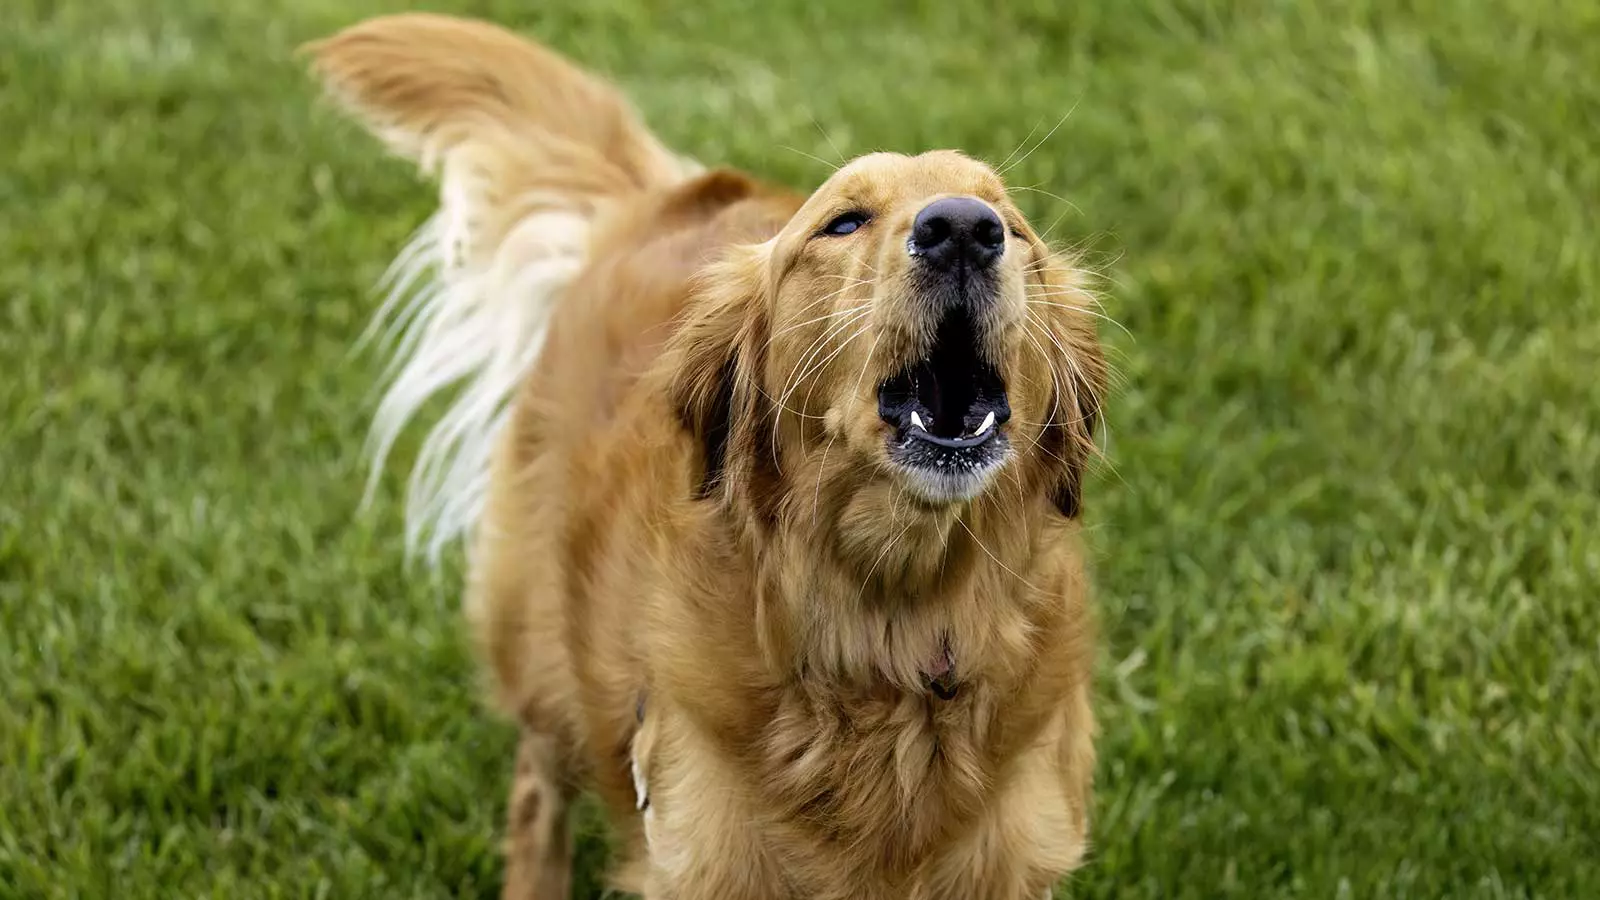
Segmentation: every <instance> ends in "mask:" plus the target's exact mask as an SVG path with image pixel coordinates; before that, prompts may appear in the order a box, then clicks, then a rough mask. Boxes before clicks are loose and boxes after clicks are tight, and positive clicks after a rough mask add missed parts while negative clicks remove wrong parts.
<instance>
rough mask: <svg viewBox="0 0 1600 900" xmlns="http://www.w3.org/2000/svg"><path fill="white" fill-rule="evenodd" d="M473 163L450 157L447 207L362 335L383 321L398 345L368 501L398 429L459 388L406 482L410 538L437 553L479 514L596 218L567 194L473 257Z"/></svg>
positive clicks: (410, 252)
mask: <svg viewBox="0 0 1600 900" xmlns="http://www.w3.org/2000/svg"><path fill="white" fill-rule="evenodd" d="M474 181H475V177H474V173H473V172H472V171H471V169H470V168H469V167H468V166H466V165H463V164H461V161H460V160H452V159H451V158H449V157H447V158H446V160H445V162H444V165H443V166H442V174H441V178H440V209H439V212H438V213H436V214H435V215H434V217H433V218H432V219H430V220H429V221H428V222H427V224H425V225H424V226H423V227H422V228H421V229H419V230H418V231H417V233H416V235H415V237H413V238H412V240H411V242H410V243H409V244H407V246H406V248H405V249H404V250H403V251H402V252H401V253H400V255H399V256H398V257H397V258H396V259H395V261H394V264H393V265H392V266H391V267H390V270H389V272H388V274H387V275H386V276H385V279H384V284H385V286H386V287H387V288H388V296H387V298H386V299H385V301H384V303H383V305H382V307H380V308H379V310H378V313H377V315H376V316H375V317H374V319H373V322H372V325H371V326H370V327H369V328H368V331H367V333H366V335H365V336H364V337H363V343H366V342H368V341H370V340H371V339H372V338H373V337H375V336H377V335H378V334H379V333H380V332H381V333H382V336H383V343H384V344H386V345H387V349H389V350H390V352H391V353H392V357H391V361H390V364H389V367H388V370H387V372H386V373H385V391H384V394H383V397H382V400H381V401H380V402H379V404H378V408H377V412H376V414H375V415H374V417H373V423H372V431H371V434H370V437H369V441H368V448H369V450H370V452H371V454H372V470H371V473H370V475H369V477H368V480H367V492H366V498H365V499H366V500H367V501H370V500H371V498H372V496H373V492H374V491H375V489H376V488H377V485H378V482H379V479H380V477H381V475H382V473H383V467H384V463H385V462H386V460H387V458H388V455H389V452H390V451H391V450H392V449H393V447H394V443H395V441H396V440H397V439H398V438H399V437H400V435H401V433H402V432H403V431H404V430H405V428H406V426H407V425H408V424H409V423H410V422H411V420H412V419H413V418H414V417H415V416H416V415H417V413H418V412H419V411H420V410H421V409H422V407H423V406H424V405H425V404H426V403H427V402H428V401H429V400H430V399H432V398H433V397H435V396H437V395H438V394H440V393H441V392H444V391H446V390H448V389H450V388H452V387H455V388H458V393H457V394H456V396H455V398H454V400H453V401H452V403H451V405H450V406H449V408H448V409H447V410H446V411H445V412H444V414H443V415H442V416H441V417H440V419H439V420H438V422H437V423H436V424H434V426H433V427H432V429H431V430H430V431H429V432H428V435H427V437H426V438H425V439H424V441H423V443H422V447H421V449H420V450H419V452H418V454H417V459H416V463H415V466H414V468H413V469H412V472H411V476H410V479H409V483H408V487H407V491H406V530H405V536H406V548H407V550H408V552H411V553H416V552H418V550H419V549H423V548H424V547H425V549H426V555H427V557H428V559H429V561H430V562H437V561H438V559H439V555H440V553H441V552H442V551H443V549H444V548H445V547H446V546H447V545H448V544H450V543H451V542H452V541H453V540H455V539H456V538H458V537H460V536H461V535H462V534H464V533H465V532H466V531H467V530H469V529H470V528H471V527H472V525H473V524H474V523H475V522H476V521H477V519H478V516H479V513H480V512H481V510H482V508H483V501H484V496H485V493H486V491H487V490H488V474H489V462H490V456H491V454H492V452H493V447H494V443H495V440H496V438H497V436H498V435H499V433H500V432H501V430H502V428H503V426H504V424H505V419H506V417H507V415H508V410H507V401H508V400H509V399H510V398H511V396H512V394H513V392H514V391H515V390H516V387H517V385H518V384H519V383H520V382H521V380H522V378H523V376H524V375H525V373H526V372H527V371H528V368H529V367H530V366H531V365H532V364H533V362H534V360H535V359H536V358H537V357H538V354H539V349H540V347H541V346H542V345H543V343H544V336H545V329H546V327H547V325H548V323H549V319H550V314H551V311H552V310H553V308H554V305H555V303H556V301H557V298H558V297H559V296H560V294H561V291H562V289H563V288H565V286H566V285H567V283H568V282H569V281H571V279H572V278H573V276H574V275H576V274H577V272H578V270H579V268H580V267H581V266H582V264H583V259H584V255H585V250H586V245H587V241H588V232H589V220H588V219H587V218H586V217H585V216H584V215H583V214H582V213H581V212H580V211H578V210H573V209H564V208H562V205H561V204H560V203H559V202H552V203H549V204H546V208H544V209H541V210H538V211H534V212H530V213H529V214H528V215H527V216H526V217H524V218H523V219H522V220H521V221H520V222H518V223H517V224H516V225H514V226H513V227H512V228H511V230H510V232H509V233H508V234H507V235H506V237H505V239H504V240H503V241H502V243H501V244H500V246H499V247H498V248H496V250H495V252H494V253H493V254H492V255H490V256H489V257H488V258H487V259H486V260H484V261H483V262H480V263H477V264H473V262H472V260H473V259H474V254H473V253H472V250H471V245H472V239H473V230H472V222H473V219H474V217H475V209H476V206H477V204H479V203H480V202H481V200H480V199H479V198H480V196H481V191H480V189H479V185H477V184H475V183H474Z"/></svg>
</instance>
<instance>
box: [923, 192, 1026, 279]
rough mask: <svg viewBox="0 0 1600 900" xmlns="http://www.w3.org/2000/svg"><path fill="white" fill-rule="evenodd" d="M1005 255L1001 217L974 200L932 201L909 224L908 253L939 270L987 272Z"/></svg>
mask: <svg viewBox="0 0 1600 900" xmlns="http://www.w3.org/2000/svg"><path fill="white" fill-rule="evenodd" d="M1004 252H1006V229H1005V226H1004V225H1001V224H1000V217H999V216H998V215H995V211H994V210H992V209H990V208H989V204H987V203H984V202H983V201H982V200H978V199H976V198H973V197H946V198H944V199H943V200H935V201H933V202H932V203H930V204H928V205H927V206H925V207H923V208H922V212H919V213H917V218H916V221H914V222H912V224H911V254H912V255H913V256H917V257H920V258H921V259H922V260H923V261H924V262H926V263H927V264H928V265H930V266H934V267H936V268H939V269H953V268H956V267H958V266H963V265H964V266H968V267H970V268H972V269H974V270H980V269H987V268H988V267H990V266H992V265H994V261H995V260H997V259H999V258H1000V254H1002V253H1004Z"/></svg>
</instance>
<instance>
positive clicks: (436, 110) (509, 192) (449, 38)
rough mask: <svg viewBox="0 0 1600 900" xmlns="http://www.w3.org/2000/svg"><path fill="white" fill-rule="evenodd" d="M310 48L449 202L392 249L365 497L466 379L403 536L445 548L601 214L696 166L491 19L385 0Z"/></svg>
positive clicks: (469, 519) (484, 476) (597, 87)
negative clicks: (417, 424)
mask: <svg viewBox="0 0 1600 900" xmlns="http://www.w3.org/2000/svg"><path fill="white" fill-rule="evenodd" d="M310 49H311V51H312V53H313V54H314V55H315V68H316V69H317V71H318V73H319V74H320V75H321V76H322V78H323V81H324V83H325V84H326V86H327V87H328V89H329V91H330V93H331V94H332V95H333V97H334V98H335V99H337V100H338V101H340V103H341V105H343V106H344V107H345V108H346V109H347V110H349V111H351V112H352V113H354V114H355V115H356V117H357V118H358V119H360V120H361V121H363V122H364V123H365V124H366V125H367V127H368V128H369V129H370V130H371V131H373V132H374V133H375V134H376V135H378V136H379V137H380V138H382V139H383V141H384V142H385V143H386V144H387V145H388V147H389V149H390V150H391V151H393V152H394V153H395V154H396V155H399V156H402V157H405V158H408V159H412V160H414V161H416V162H417V163H418V164H419V166H420V167H421V169H422V170H423V172H424V173H429V174H433V173H436V174H437V175H438V178H439V211H438V213H437V214H435V215H434V216H433V217H432V218H431V219H430V220H429V221H428V222H427V223H426V224H425V225H424V226H423V227H422V228H421V229H419V230H418V231H417V232H416V234H415V235H414V236H413V238H412V239H411V241H410V242H409V243H408V244H407V245H406V247H405V248H404V249H403V250H402V251H401V253H400V254H399V256H398V257H397V258H396V259H395V261H394V263H393V264H392V265H391V266H390V269H389V272H388V273H387V275H386V276H385V277H384V281H383V282H382V287H383V288H384V289H386V290H387V293H388V296H387V298H386V299H385V301H384V302H383V305H382V306H381V307H380V309H379V311H378V313H377V316H376V317H375V318H374V320H373V322H372V325H371V326H370V327H369V328H368V329H367V332H366V334H365V335H363V338H362V343H363V344H366V343H368V342H370V341H372V340H373V339H375V338H376V339H378V340H380V342H381V343H382V344H383V345H384V346H385V347H386V349H388V351H389V352H390V354H391V360H390V363H389V366H388V368H387V370H386V372H385V375H384V380H383V384H382V387H383V390H384V392H383V395H382V399H381V400H380V401H379V403H378V408H377V413H376V416H375V418H374V421H373V425H372V431H371V435H370V439H369V449H370V451H371V453H372V457H373V468H372V471H371V474H370V476H369V478H368V482H367V491H366V499H367V500H368V501H370V499H371V497H372V495H373V492H374V490H375V489H376V487H377V485H378V482H379V480H380V478H381V475H382V472H383V466H384V463H385V461H386V460H387V458H388V455H389V453H390V451H391V450H392V449H393V448H394V445H395V442H396V441H397V440H398V438H399V437H400V435H401V433H402V432H404V430H405V429H406V427H407V426H408V425H409V424H410V423H411V421H412V420H413V419H415V418H416V417H417V415H418V414H419V413H420V412H421V410H422V408H423V407H424V406H425V405H427V404H428V403H429V401H431V400H433V399H434V398H436V397H438V396H440V395H441V394H443V393H445V392H447V391H454V392H455V395H454V398H453V399H452V400H451V402H450V404H449V406H448V408H447V409H446V410H445V411H444V413H443V414H442V416H441V417H440V419H439V420H438V422H437V423H435V424H434V426H433V427H432V429H431V430H430V431H429V432H428V434H427V436H426V438H425V439H424V440H423V443H422V447H421V449H420V451H419V455H418V457H417V460H416V464H415V468H414V469H413V470H412V472H411V476H410V482H409V486H408V489H407V493H406V529H405V536H406V548H407V551H408V553H409V554H412V555H415V554H416V553H417V552H418V551H419V550H425V551H426V555H427V558H428V561H429V562H430V563H437V561H438V560H439V557H440V554H441V553H442V552H443V550H444V549H445V548H446V547H447V546H449V545H450V544H451V543H452V542H453V541H454V540H455V539H457V538H459V537H461V536H462V535H464V534H465V533H466V532H468V531H469V530H470V529H472V528H473V527H474V526H475V525H476V523H477V521H478V519H479V517H480V514H481V512H482V510H483V506H484V500H485V496H486V493H487V491H488V481H489V468H490V461H491V457H492V455H493V453H494V447H495V444H496V441H497V440H498V436H499V435H500V433H501V431H502V430H503V428H504V427H505V424H506V420H507V418H508V416H509V410H508V401H509V400H510V399H511V397H512V395H513V393H514V392H515V390H516V388H517V386H518V385H519V384H520V383H521V381H522V379H523V378H524V376H525V375H526V373H527V372H528V370H529V367H530V366H532V365H533V363H534V361H535V360H536V359H537V358H538V354H539V350H540V348H541V347H542V345H543V343H544V338H545V332H546V330H547V328H548V327H549V324H550V317H551V313H552V311H553V310H554V309H555V306H556V304H557V303H559V302H560V298H561V295H562V294H563V292H564V291H565V289H566V287H567V285H568V284H570V283H571V281H572V279H573V278H574V277H575V276H576V275H577V274H578V272H579V271H580V269H581V268H582V266H583V264H584V260H585V257H586V255H587V253H588V247H589V240H590V235H591V233H592V230H593V227H594V222H595V219H596V217H597V216H599V215H600V214H601V213H602V211H603V210H604V209H605V208H606V207H607V206H608V205H609V204H611V203H614V202H615V201H617V200H618V199H621V198H624V197H628V196H630V195H637V194H638V193H639V192H641V191H648V190H652V189H658V188H661V187H664V186H668V185H671V184H675V183H677V182H680V181H682V180H683V179H685V178H688V177H690V176H692V175H693V174H695V173H696V172H697V171H699V166H698V165H696V164H695V163H693V162H692V161H688V160H684V159H681V158H679V157H677V156H676V155H674V154H672V153H671V152H670V151H668V150H667V149H666V148H665V147H664V146H662V145H661V143H660V142H659V141H658V140H656V138H655V136H654V135H652V134H651V133H650V132H649V131H648V130H647V129H646V128H645V127H644V125H643V124H642V123H640V122H639V120H638V118H637V117H636V116H635V115H634V113H633V111H632V109H631V108H630V107H629V106H628V104H627V103H626V102H625V101H624V100H623V99H622V98H621V96H620V95H618V94H617V92H616V91H615V90H614V89H613V88H612V87H611V86H610V85H608V84H606V83H605V82H603V81H601V80H599V79H595V78H593V77H591V76H589V75H588V74H587V73H584V72H582V71H581V70H579V69H577V68H576V67H574V66H572V65H571V64H570V63H568V62H567V61H566V60H564V59H562V58H561V57H559V56H557V55H556V54H554V53H551V52H550V51H548V50H546V49H544V48H542V47H539V46H538V45H536V44H532V43H530V42H528V41H525V40H523V39H521V38H519V37H517V36H516V35H513V34H511V33H509V32H506V31H503V30H501V29H499V28H495V27H493V26H490V25H487V24H485V23H481V22H472V21H468V20H461V19H452V18H449V17H443V16H434V15H427V14H407V15H399V16H387V17H380V18H377V19H372V20H368V21H366V22H363V23H360V24H357V25H355V26H353V27H351V28H349V29H346V30H345V31H343V32H341V33H339V34H337V35H334V36H333V37H332V38H329V39H328V40H325V41H322V42H319V43H317V44H314V45H312V47H311V48H310Z"/></svg>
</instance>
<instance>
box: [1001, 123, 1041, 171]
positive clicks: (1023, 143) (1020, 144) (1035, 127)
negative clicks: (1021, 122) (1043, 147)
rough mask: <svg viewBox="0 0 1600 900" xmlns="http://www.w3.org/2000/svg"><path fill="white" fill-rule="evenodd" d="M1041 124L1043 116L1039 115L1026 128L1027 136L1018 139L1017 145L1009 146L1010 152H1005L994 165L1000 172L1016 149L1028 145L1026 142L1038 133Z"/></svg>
mask: <svg viewBox="0 0 1600 900" xmlns="http://www.w3.org/2000/svg"><path fill="white" fill-rule="evenodd" d="M1043 124H1044V116H1040V117H1039V118H1038V119H1036V120H1034V123H1033V127H1032V128H1030V129H1028V136H1027V137H1025V138H1023V139H1022V140H1020V141H1018V142H1017V145H1016V146H1015V147H1012V148H1011V152H1010V153H1007V154H1006V158H1005V159H1002V160H1000V162H999V164H998V165H996V166H995V168H996V169H998V170H1000V171H1002V172H1003V171H1005V167H1006V163H1009V162H1011V160H1012V159H1013V158H1014V157H1015V156H1016V155H1017V151H1018V150H1021V149H1022V148H1023V147H1026V146H1028V142H1029V141H1031V140H1033V136H1034V135H1036V134H1038V133H1039V126H1040V125H1043Z"/></svg>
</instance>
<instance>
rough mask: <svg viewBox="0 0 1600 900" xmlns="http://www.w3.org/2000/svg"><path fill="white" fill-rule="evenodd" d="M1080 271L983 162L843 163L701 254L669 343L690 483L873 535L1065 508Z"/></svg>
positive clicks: (1083, 428)
mask: <svg viewBox="0 0 1600 900" xmlns="http://www.w3.org/2000/svg"><path fill="white" fill-rule="evenodd" d="M1079 277H1080V273H1079V272H1078V271H1077V270H1075V269H1074V268H1073V267H1072V266H1071V265H1070V264H1069V263H1068V262H1067V261H1065V260H1064V259H1063V258H1062V257H1060V256H1058V255H1057V254H1055V253H1053V252H1052V251H1051V250H1050V249H1049V248H1048V247H1047V246H1046V244H1045V243H1044V242H1043V241H1042V240H1041V239H1040V237H1039V236H1038V234H1037V233H1036V232H1035V231H1034V230H1033V228H1032V227H1031V226H1030V224H1029V223H1028V222H1027V220H1026V219H1025V218H1024V217H1023V215H1022V213H1021V212H1020V211H1019V210H1018V209H1017V207H1016V206H1015V204H1013V203H1012V202H1011V198H1010V196H1009V195H1008V194H1007V192H1006V189H1005V185H1004V184H1003V183H1002V181H1001V179H1000V177H999V176H998V175H997V174H996V172H995V171H994V170H993V169H991V168H990V167H988V166H986V165H984V164H982V163H980V162H978V161H976V160H973V159H971V158H968V157H966V156H963V155H961V154H959V153H954V152H944V151H941V152H932V153H926V154H923V155H920V156H914V157H908V156H902V155H898V154H873V155H870V156H865V157H861V158H859V159H856V160H855V161H853V162H851V163H850V164H848V165H846V166H845V167H843V168H842V169H840V170H839V171H838V172H837V173H835V174H834V175H833V177H831V178H829V179H828V181H827V182H826V183H825V184H823V185H822V186H821V187H820V188H818V189H817V191H816V192H815V193H813V194H812V195H811V197H810V198H809V199H808V200H807V201H806V202H805V204H804V205H803V206H802V207H801V208H800V210H799V211H798V212H797V213H796V214H795V215H794V216H793V217H792V219H790V221H789V222H788V223H787V225H786V226H785V227H784V228H783V229H782V231H781V232H780V233H779V234H778V235H777V236H776V237H774V238H773V239H772V240H769V241H767V242H766V243H763V244H760V245H756V246H748V247H740V248H737V249H736V250H735V251H734V252H733V253H732V254H731V255H730V257H729V258H728V259H726V260H725V261H723V262H721V263H720V264H718V265H716V266H714V267H713V268H711V269H710V270H709V271H708V272H707V273H706V275H705V277H704V281H703V284H702V287H701V290H700V292H699V295H698V297H697V299H696V302H695V305H694V306H693V308H692V309H691V312H690V320H689V323H688V325H687V327H686V328H685V329H683V330H682V331H681V332H680V333H679V335H678V336H677V338H676V340H677V342H678V355H677V357H676V362H675V363H674V365H675V366H676V372H675V377H676V378H677V396H676V398H675V399H676V402H677V405H678V409H679V411H680V414H681V415H682V418H683V422H684V424H685V425H686V427H687V428H688V429H689V430H690V431H691V432H692V433H693V435H694V436H695V438H696V440H697V442H698V446H699V448H700V454H699V455H700V459H701V461H702V464H703V468H702V471H701V475H702V476H703V477H702V479H701V490H702V492H703V494H704V495H705V496H707V497H712V498H721V499H722V500H724V501H726V502H730V503H733V504H735V505H737V506H739V507H740V508H742V509H743V510H744V511H746V512H747V513H749V514H750V515H751V516H752V517H753V518H754V520H755V521H756V522H757V523H758V524H759V523H762V522H765V523H768V524H778V523H782V522H783V521H784V520H785V517H804V518H805V519H807V520H811V521H815V520H817V519H819V518H820V519H830V518H832V519H835V520H838V519H843V520H847V521H848V522H850V523H853V524H854V525H855V526H856V527H857V528H858V529H865V530H866V531H870V530H871V529H873V528H877V529H878V530H879V531H880V532H882V531H884V530H886V529H889V528H890V527H891V525H890V523H891V520H892V518H893V516H895V515H904V514H905V512H906V510H912V511H914V512H918V511H920V512H921V513H924V514H933V515H938V514H940V513H941V512H949V511H952V510H954V511H956V512H957V513H958V514H959V512H960V511H961V510H964V509H967V508H970V507H973V506H985V505H987V506H990V507H994V506H1002V507H1005V508H1006V510H1007V511H1021V512H1028V511H1033V510H1037V511H1038V512H1039V514H1041V515H1060V516H1066V517H1075V516H1077V514H1078V510H1079V500H1080V484H1081V481H1082V476H1083V470H1084V467H1085V465H1086V463H1087V461H1088V458H1089V455H1090V453H1091V451H1092V448H1093V432H1094V427H1095V421H1096V418H1097V416H1098V414H1099V404H1100V400H1101V396H1102V394H1103V391H1104V385H1105V378H1106V369H1105V364H1104V361H1103V357H1102V355H1101V352H1100V348H1099V344H1098V342H1097V339H1096V337H1095V330H1094V328H1093V325H1092V314H1091V313H1090V312H1089V306H1090V299H1089V297H1088V296H1087V294H1085V292H1084V291H1083V289H1082V288H1081V287H1080V286H1079ZM891 536H892V534H882V535H881V537H882V539H884V540H887V539H888V538H889V537H891Z"/></svg>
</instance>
